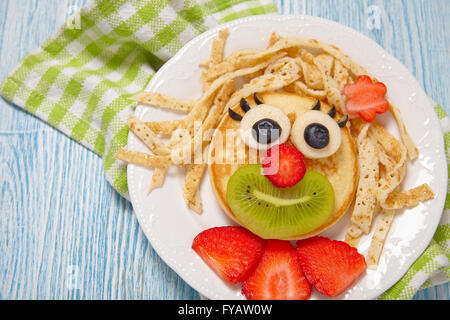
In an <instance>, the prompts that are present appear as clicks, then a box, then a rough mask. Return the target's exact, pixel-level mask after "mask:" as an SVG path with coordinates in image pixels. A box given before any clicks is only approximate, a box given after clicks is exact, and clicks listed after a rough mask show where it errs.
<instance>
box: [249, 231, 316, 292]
mask: <svg viewBox="0 0 450 320" xmlns="http://www.w3.org/2000/svg"><path fill="white" fill-rule="evenodd" d="M242 293H243V294H244V295H245V296H246V297H247V299H249V300H283V299H284V300H306V299H308V298H309V296H310V294H311V285H310V284H309V283H308V281H307V280H306V278H305V276H304V275H303V272H302V269H301V267H300V264H299V261H298V257H297V254H296V252H295V249H294V247H293V246H292V245H291V244H290V243H289V242H288V241H282V240H268V241H267V242H266V250H265V251H264V254H263V255H262V257H261V260H260V262H259V264H258V267H256V269H255V271H254V272H253V273H252V274H251V275H250V277H249V278H248V279H247V280H245V281H244V283H243V284H242Z"/></svg>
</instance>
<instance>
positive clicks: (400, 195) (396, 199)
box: [386, 184, 435, 209]
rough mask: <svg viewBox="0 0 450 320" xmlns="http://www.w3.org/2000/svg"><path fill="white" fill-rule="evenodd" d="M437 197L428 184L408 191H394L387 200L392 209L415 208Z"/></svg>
mask: <svg viewBox="0 0 450 320" xmlns="http://www.w3.org/2000/svg"><path fill="white" fill-rule="evenodd" d="M434 196H435V194H434V192H433V190H431V188H430V186H429V185H428V184H422V185H420V186H418V187H415V188H412V189H410V190H407V191H394V192H392V193H391V194H390V195H389V196H388V197H387V199H386V205H387V206H388V207H389V208H391V209H403V208H406V207H415V206H417V205H418V204H419V203H421V202H424V201H428V200H431V199H433V198H434Z"/></svg>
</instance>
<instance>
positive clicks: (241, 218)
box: [227, 164, 334, 239]
mask: <svg viewBox="0 0 450 320" xmlns="http://www.w3.org/2000/svg"><path fill="white" fill-rule="evenodd" d="M261 171H262V166H261V165H260V164H249V165H245V166H242V167H240V168H239V169H238V170H236V172H235V173H234V174H233V175H232V176H231V177H230V179H229V181H228V185H227V203H228V206H229V207H230V209H231V211H232V213H233V215H234V217H235V218H236V220H237V221H238V222H239V223H240V224H241V225H242V226H244V227H246V228H247V229H249V230H250V231H251V232H253V233H254V234H256V235H258V236H260V237H261V238H264V239H295V238H298V237H299V236H301V235H302V234H306V233H308V232H311V231H314V230H315V229H317V228H318V227H320V226H321V225H323V224H324V223H325V222H326V221H327V220H328V218H329V217H330V216H331V214H332V212H333V209H334V189H333V186H332V185H331V183H330V182H329V181H328V179H327V178H326V177H325V176H323V175H322V174H320V173H318V172H315V171H311V170H308V171H306V173H305V175H304V177H303V179H302V180H301V181H300V182H299V183H297V184H296V185H294V186H292V187H288V188H277V187H275V186H274V185H273V184H272V183H271V182H270V181H269V180H268V179H267V178H266V177H265V176H264V175H263V174H262V173H261Z"/></svg>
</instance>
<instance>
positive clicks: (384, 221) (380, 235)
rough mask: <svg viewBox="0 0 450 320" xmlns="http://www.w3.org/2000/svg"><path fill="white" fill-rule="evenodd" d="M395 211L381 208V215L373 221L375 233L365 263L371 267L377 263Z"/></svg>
mask: <svg viewBox="0 0 450 320" xmlns="http://www.w3.org/2000/svg"><path fill="white" fill-rule="evenodd" d="M395 212H396V211H395V210H390V209H383V210H382V213H381V216H380V217H379V219H378V220H377V221H376V223H375V233H374V235H373V237H372V240H371V243H370V247H369V251H368V254H367V265H368V267H369V268H371V269H373V268H375V267H376V266H377V265H378V262H379V260H380V257H381V253H382V252H383V247H384V243H385V242H386V238H387V235H388V233H389V229H390V228H391V225H392V222H393V221H394V217H395Z"/></svg>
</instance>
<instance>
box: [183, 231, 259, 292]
mask: <svg viewBox="0 0 450 320" xmlns="http://www.w3.org/2000/svg"><path fill="white" fill-rule="evenodd" d="M192 249H193V250H194V251H195V252H196V253H197V254H198V255H199V256H200V257H201V258H202V259H203V261H205V262H206V263H207V264H208V265H209V266H210V267H211V268H212V269H213V270H214V271H215V272H216V273H217V274H218V275H219V276H220V277H221V278H222V279H223V280H225V281H226V282H228V283H229V284H236V283H238V282H242V281H244V280H245V279H247V277H248V276H249V275H250V273H251V272H252V271H253V270H254V268H255V267H256V266H257V264H258V261H259V259H260V258H261V255H262V253H263V252H264V240H262V239H261V238H259V237H257V236H256V235H254V234H252V233H251V232H250V231H248V230H246V229H244V228H242V227H235V226H226V227H216V228H211V229H208V230H205V231H202V232H201V233H199V234H198V235H197V236H196V237H195V239H194V241H193V243H192Z"/></svg>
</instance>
